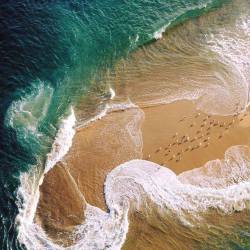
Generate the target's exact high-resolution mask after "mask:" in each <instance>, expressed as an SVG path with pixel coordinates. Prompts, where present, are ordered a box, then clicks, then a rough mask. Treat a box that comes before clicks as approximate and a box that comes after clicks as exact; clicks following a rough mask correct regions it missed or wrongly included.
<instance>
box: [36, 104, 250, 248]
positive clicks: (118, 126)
mask: <svg viewBox="0 0 250 250" xmlns="http://www.w3.org/2000/svg"><path fill="white" fill-rule="evenodd" d="M236 108H237V107H236ZM249 126H250V120H249V113H248V112H247V111H245V112H243V113H241V114H239V115H234V116H210V115H207V114H204V113H202V112H200V111H197V110H196V108H195V104H194V103H192V102H191V101H177V102H174V103H171V104H165V105H159V106H154V107H144V108H142V109H140V108H132V109H128V110H125V111H116V112H112V113H109V114H108V115H106V116H105V117H103V118H102V119H100V120H97V121H96V122H93V123H91V124H89V125H88V126H87V127H85V128H81V129H78V130H77V132H76V135H75V137H74V140H73V145H72V147H71V149H70V151H69V152H68V154H67V155H66V156H65V157H64V159H63V161H62V163H61V166H57V167H54V168H53V169H52V170H51V171H50V172H49V173H48V174H47V176H46V177H45V181H44V183H43V184H42V186H41V187H40V191H41V198H40V201H39V205H38V209H37V213H36V222H37V223H38V224H40V225H42V227H43V228H44V229H45V231H46V233H47V234H48V236H49V237H51V238H52V239H53V240H55V241H56V242H58V238H61V241H63V242H64V244H65V245H69V244H70V243H71V242H72V240H71V241H70V240H68V238H70V237H69V236H68V234H67V233H64V232H66V231H67V230H68V231H70V230H72V229H73V228H74V226H75V225H77V224H81V223H82V222H83V221H84V212H83V210H84V204H85V200H86V202H87V203H89V204H91V205H94V206H97V207H100V208H102V209H104V210H106V206H105V201H104V192H103V184H104V181H105V177H106V175H107V174H108V173H109V172H110V171H111V170H112V169H113V168H115V167H116V166H117V165H119V164H121V163H123V162H126V161H128V160H131V159H147V160H150V161H153V162H156V163H159V164H161V165H165V166H166V167H168V168H170V169H172V170H173V171H174V172H175V173H176V174H179V173H182V172H184V171H187V170H191V169H193V168H196V167H199V166H202V165H203V164H204V163H206V162H207V161H209V160H213V159H217V158H223V156H224V153H225V151H226V149H227V148H229V147H230V146H232V145H238V144H248V142H249V139H250V135H249V132H248V131H249ZM63 169H65V170H63ZM63 171H65V173H67V174H63V176H64V178H66V179H67V180H68V181H63V179H61V175H62V173H63ZM66 176H67V177H66ZM69 176H70V178H69ZM60 180H61V181H60ZM62 182H63V185H62ZM73 184H74V185H73ZM73 186H74V191H73V188H72V187H73ZM62 187H63V188H62ZM73 193H74V195H73ZM65 197H66V199H65ZM83 197H84V198H83ZM61 198H62V199H61ZM84 199H85V200H84ZM75 203H76V204H79V205H78V206H74V205H73V204H75ZM69 204H72V205H69ZM65 211H67V212H65ZM69 215H70V216H69ZM130 217H131V218H133V217H134V216H133V215H131V216H130ZM69 218H70V219H69ZM73 218H75V219H73ZM136 221H137V219H135V220H134V221H130V229H131V230H132V231H131V230H130V231H129V233H128V238H127V240H128V241H129V239H130V238H131V239H132V238H133V237H134V236H133V232H134V230H135V228H134V226H135V223H134V222H136ZM141 227H142V228H141V230H142V231H143V224H141ZM145 228H147V227H146V226H145ZM150 228H151V227H150ZM58 235H60V237H58ZM63 235H64V237H63ZM59 242H60V241H59ZM65 242H66V243H65ZM145 244H146V242H145ZM125 245H126V244H125ZM125 249H129V248H125ZM137 249H142V248H140V247H138V248H137Z"/></svg>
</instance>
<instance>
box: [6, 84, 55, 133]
mask: <svg viewBox="0 0 250 250" xmlns="http://www.w3.org/2000/svg"><path fill="white" fill-rule="evenodd" d="M52 94H53V89H52V88H51V87H50V86H46V85H45V84H44V83H43V82H42V81H40V80H39V81H36V82H34V84H33V92H32V93H31V94H26V95H24V96H23V97H22V98H21V99H19V100H17V101H14V102H13V103H12V104H11V105H10V107H9V108H8V111H7V115H6V117H5V124H6V125H7V126H11V127H12V128H14V129H15V130H17V131H19V133H20V132H24V133H32V134H36V133H37V127H38V124H39V122H40V121H42V119H44V117H45V115H46V113H47V110H48V107H49V105H50V101H51V97H52Z"/></svg>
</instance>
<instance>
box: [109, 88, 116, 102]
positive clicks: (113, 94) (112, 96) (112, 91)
mask: <svg viewBox="0 0 250 250" xmlns="http://www.w3.org/2000/svg"><path fill="white" fill-rule="evenodd" d="M109 92H110V99H111V100H113V99H114V98H115V91H114V90H113V89H112V88H111V87H110V88H109Z"/></svg>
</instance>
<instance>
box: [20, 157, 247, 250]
mask: <svg viewBox="0 0 250 250" xmlns="http://www.w3.org/2000/svg"><path fill="white" fill-rule="evenodd" d="M238 164H241V162H238ZM104 190H105V200H106V204H107V206H108V209H109V213H106V212H104V211H102V210H100V209H98V208H96V207H93V206H90V205H88V206H87V209H86V210H85V211H83V212H85V217H86V220H85V222H84V223H83V224H82V225H80V226H78V227H77V228H76V230H75V234H74V235H75V237H76V243H75V244H74V245H72V246H71V247H67V248H63V247H61V246H58V245H55V244H53V243H52V242H51V241H50V240H49V239H48V238H47V237H46V235H45V234H44V232H43V231H42V229H41V228H39V227H38V226H37V225H35V224H32V223H29V224H28V225H27V222H25V227H24V226H23V227H21V228H20V230H21V231H20V235H21V236H22V237H19V239H20V240H21V241H22V242H23V243H25V245H26V247H27V249H35V248H38V247H39V249H48V248H52V249H70V250H76V249H90V250H92V249H93V250H94V249H95V250H96V249H97V250H98V249H115V250H116V249H121V247H122V245H123V243H124V241H125V239H126V234H127V232H128V226H129V224H128V211H129V208H130V207H131V206H133V207H137V208H139V207H147V204H148V203H147V201H146V200H145V198H147V199H150V200H151V201H152V202H153V203H154V204H156V205H158V209H159V211H160V212H162V213H164V216H163V217H162V218H161V219H162V220H164V218H166V217H165V216H166V215H171V217H172V216H174V218H177V219H179V220H180V221H181V222H182V223H184V224H185V225H186V226H197V225H199V223H202V221H201V220H200V219H201V217H200V216H199V213H200V212H206V211H207V210H209V209H211V208H214V209H216V210H218V211H220V213H223V214H224V215H226V214H230V213H232V212H234V211H242V210H244V209H249V208H250V207H249V206H250V182H249V181H245V182H239V183H237V184H233V185H229V186H226V187H225V188H219V189H218V188H217V189H216V188H213V187H212V186H210V187H205V188H204V187H198V186H194V185H191V184H185V183H182V182H181V181H180V180H179V178H178V176H176V174H175V173H174V172H172V171H171V170H170V169H168V168H165V167H162V166H160V165H158V164H156V163H153V162H149V161H145V160H132V161H129V162H126V163H124V164H121V165H120V166H118V167H116V168H115V169H113V170H112V171H111V172H110V173H109V174H108V176H107V178H106V181H105V187H104ZM190 219H191V220H190ZM21 224H22V223H21Z"/></svg>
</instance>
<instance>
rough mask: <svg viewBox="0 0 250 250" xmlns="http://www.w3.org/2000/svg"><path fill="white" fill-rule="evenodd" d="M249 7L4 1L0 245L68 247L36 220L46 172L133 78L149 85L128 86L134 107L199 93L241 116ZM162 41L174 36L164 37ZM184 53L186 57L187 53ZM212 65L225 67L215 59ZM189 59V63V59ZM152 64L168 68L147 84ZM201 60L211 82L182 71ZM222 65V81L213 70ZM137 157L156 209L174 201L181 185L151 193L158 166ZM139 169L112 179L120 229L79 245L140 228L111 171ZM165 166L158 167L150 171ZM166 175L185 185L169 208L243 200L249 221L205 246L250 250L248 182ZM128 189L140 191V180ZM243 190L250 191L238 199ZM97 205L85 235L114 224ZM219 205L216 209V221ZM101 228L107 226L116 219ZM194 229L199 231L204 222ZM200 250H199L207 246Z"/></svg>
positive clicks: (198, 2)
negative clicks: (196, 181)
mask: <svg viewBox="0 0 250 250" xmlns="http://www.w3.org/2000/svg"><path fill="white" fill-rule="evenodd" d="M249 10H250V5H249V2H248V1H247V0H242V1H237V0H235V1H229V0H226V1H223V0H157V1H152V0H151V1H149V0H103V1H95V0H82V1H80V0H69V1H64V0H62V1H40V2H38V1H24V0H22V1H21V0H13V1H12V0H10V1H1V3H0V27H1V28H0V33H1V39H0V53H1V55H0V69H1V73H0V82H1V85H0V86H1V87H0V107H1V109H0V117H1V123H0V133H1V136H0V138H1V140H0V144H1V145H0V181H1V182H0V246H1V247H0V248H1V249H11V250H14V249H63V247H61V246H58V245H56V244H55V243H53V242H51V241H50V239H49V238H47V236H46V235H45V233H44V232H43V230H42V229H41V228H40V227H38V226H37V225H35V224H34V223H33V220H34V215H35V211H36V206H37V203H38V200H39V185H40V184H41V183H42V181H43V178H44V174H45V173H47V172H48V171H49V170H50V169H52V168H53V166H54V165H55V164H56V163H57V162H58V161H59V160H60V159H61V158H62V157H63V156H64V155H65V154H66V153H67V151H68V150H69V148H70V146H71V144H72V139H73V136H74V134H75V128H76V127H81V126H83V125H84V124H86V123H88V122H90V121H92V120H95V119H96V118H97V117H102V116H105V114H106V109H107V103H108V102H109V100H111V99H113V98H114V96H115V95H116V92H117V93H118V92H119V90H120V92H124V89H126V87H127V86H131V85H133V84H134V85H135V87H138V89H140V84H142V85H143V86H144V89H145V92H138V91H137V92H135V91H134V90H132V91H131V88H130V87H127V89H126V91H125V92H126V98H127V97H128V98H129V100H130V101H131V103H129V104H126V105H128V106H129V107H130V106H131V105H133V104H134V103H135V104H140V105H142V104H143V105H145V103H147V104H156V103H163V102H164V103H167V102H171V101H173V100H177V99H195V100H197V105H198V107H199V108H200V109H201V110H203V111H205V112H208V113H212V114H223V115H225V114H233V107H234V105H233V104H234V103H233V101H232V100H240V102H241V105H242V107H244V108H245V107H247V106H248V105H249V91H248V88H249V86H248V85H249V79H250V78H249V69H250V58H249V51H250V47H249V46H250V42H249V40H250V39H249V36H250V35H249V30H250V19H249V14H250V11H249ZM218 13H219V14H218ZM235 27H237V28H235ZM163 37H167V38H168V40H167V41H163V42H161V39H162V38H163ZM158 42H159V43H158ZM155 43H157V45H155ZM203 44H205V45H206V46H204V47H203ZM177 52H180V53H179V55H181V56H179V57H177V56H176V53H177ZM198 57H199V59H197V58H198ZM207 58H209V59H207ZM140 59H141V60H140ZM206 59H207V61H206V62H205V60H206ZM211 60H214V61H216V63H214V64H212V63H211ZM164 62H165V64H164V65H165V68H164V69H163V68H161V65H163V63H164ZM194 62H195V63H194ZM184 63H185V65H190V68H188V67H186V66H183V65H184ZM222 64H223V66H221V65H222ZM176 65H177V66H176ZM211 65H213V66H211ZM153 67H155V68H158V69H157V70H158V71H156V72H157V76H159V77H155V79H156V80H155V82H154V81H153V82H152V81H151V82H147V78H150V79H152V78H154V75H153V74H151V73H150V72H151V71H150V70H151V69H152V68H153ZM192 67H194V68H196V69H200V72H203V73H202V77H201V78H198V76H197V75H198V73H196V71H193V73H192V74H186V75H188V78H187V77H186V78H185V77H181V76H183V75H184V76H185V74H184V73H183V72H191V71H192ZM217 67H218V68H217ZM217 69H218V70H217ZM188 70H190V71H188ZM212 71H213V73H214V72H215V73H214V75H213V77H214V78H213V77H211V75H212V74H211V75H210V73H211V72H212ZM128 72H129V74H128ZM204 72H207V75H206V74H204ZM141 75H145V76H146V77H145V79H144V80H142V81H141V83H140V82H138V83H137V84H138V85H136V81H135V80H134V79H136V77H138V76H141ZM176 75H179V76H180V78H179V79H178V80H179V81H178V84H175V82H174V80H173V79H175V77H176ZM160 76H161V77H162V78H161V77H160ZM163 78H164V84H162V82H163V81H162V79H163ZM214 82H215V84H214ZM205 83H206V84H207V85H206V84H205ZM213 84H214V85H213ZM163 85H164V86H163ZM151 89H155V90H159V91H158V92H157V91H151ZM215 89H216V90H215ZM154 93H156V94H154ZM222 95H223V96H224V97H223V99H222V98H221V96H222ZM207 97H209V98H207ZM235 102H236V101H235ZM215 103H216V105H215ZM126 105H125V106H122V109H123V108H126ZM115 108H117V109H120V108H121V107H120V106H119V105H118V106H117V107H115ZM136 164H138V165H139V169H138V171H136V170H134V171H135V172H134V173H133V174H132V175H133V176H134V178H138V183H140V185H141V186H143V189H144V192H146V193H148V194H150V197H151V198H152V199H151V200H150V202H149V204H150V203H151V202H152V207H153V206H154V204H163V203H164V202H165V201H164V202H163V200H164V198H163V197H168V198H169V196H171V195H170V194H169V193H168V191H166V187H167V186H168V185H170V184H169V183H165V182H164V181H161V180H160V177H159V176H158V175H157V176H156V177H157V178H159V186H153V188H152V189H151V188H149V185H147V184H145V183H150V171H149V172H148V173H147V170H146V168H145V165H144V164H143V163H142V162H139V163H136ZM132 165H133V164H132V163H129V164H128V165H125V166H123V165H121V166H119V167H118V168H117V169H115V170H114V171H112V173H111V174H110V175H109V176H108V177H107V182H106V184H105V190H106V191H105V192H106V193H108V194H109V195H107V204H108V205H109V208H110V211H111V213H113V214H112V216H111V217H110V218H109V219H108V220H110V221H109V222H108V223H109V224H110V225H111V224H112V223H113V222H111V221H112V219H114V218H115V219H116V221H115V225H113V224H112V226H110V227H111V228H112V230H113V231H112V233H113V234H111V235H109V233H108V232H106V233H105V232H103V231H102V232H98V233H96V234H94V233H92V232H89V233H87V234H86V235H85V236H84V237H83V238H82V239H80V240H79V243H77V244H76V245H75V246H73V247H72V248H68V249H120V248H121V247H122V245H123V243H124V241H125V239H126V229H127V228H128V223H129V222H128V218H127V214H128V208H127V207H126V206H125V205H124V203H126V202H127V201H120V200H119V198H117V197H116V195H117V194H116V192H115V191H114V189H115V188H114V186H116V188H118V189H119V188H120V189H121V190H122V191H123V192H125V193H126V192H127V191H126V190H123V186H122V181H121V182H118V183H113V179H112V178H116V175H120V174H122V173H123V171H125V172H126V171H129V170H127V168H128V169H130V168H132ZM155 168H157V167H156V166H155V165H154V164H153V163H152V166H151V171H153V170H154V169H155ZM139 170H140V171H141V172H143V173H144V176H145V180H141V177H140V171H139ZM151 174H152V173H151ZM162 175H163V176H165V177H166V178H167V179H168V178H170V179H171V185H172V186H174V187H176V189H175V190H174V191H173V192H174V195H176V196H178V197H179V200H176V201H174V200H171V199H170V198H169V200H168V203H167V204H165V206H166V207H171V208H172V211H174V212H173V213H174V214H175V215H176V214H178V212H176V211H175V210H174V207H175V206H176V207H178V210H180V211H181V210H182V205H181V203H183V202H184V201H185V200H186V199H190V197H191V198H192V199H193V200H195V204H191V205H190V207H189V212H190V213H192V212H193V211H198V212H199V213H202V209H203V210H206V209H209V207H210V206H211V204H210V202H211V203H213V202H214V206H218V207H220V209H221V210H223V209H224V208H223V197H226V198H225V199H226V200H227V202H228V204H229V205H228V206H227V209H228V211H232V210H234V209H235V210H237V209H236V208H235V206H236V205H235V204H233V205H232V203H233V202H234V201H235V202H236V203H237V206H238V207H237V208H238V210H242V209H246V210H247V212H246V215H245V217H244V219H243V220H242V223H245V224H244V225H239V226H238V228H236V229H235V231H234V232H230V233H227V234H225V235H226V236H225V237H224V238H223V240H221V241H218V242H219V243H218V245H217V244H216V240H217V238H218V237H220V236H218V234H219V232H220V229H218V228H213V230H214V231H213V230H212V231H213V233H212V234H211V235H210V236H209V237H208V240H212V241H213V242H214V244H211V245H209V244H208V247H207V248H206V247H204V245H203V249H216V248H217V249H222V247H223V244H224V246H225V249H248V248H250V236H249V232H250V231H249V222H248V221H247V219H246V218H248V216H249V215H248V213H249V210H248V209H247V207H248V205H249V200H248V199H249V198H248V197H249V195H248V190H249V189H250V186H249V183H248V182H244V183H243V182H242V183H240V184H239V185H235V186H232V187H230V188H229V189H226V191H223V190H222V191H221V190H213V189H212V188H208V189H207V190H206V191H205V192H202V190H201V189H200V188H197V189H195V191H194V193H192V190H191V188H189V189H185V187H184V185H183V184H180V183H179V181H178V180H177V179H176V176H174V175H173V174H172V173H171V172H168V170H166V172H164V171H162ZM147 179H148V182H147ZM119 185H121V186H119ZM128 187H129V189H132V190H133V185H132V184H131V187H130V184H128ZM159 190H161V191H159ZM137 191H138V190H137ZM138 192H139V191H138ZM135 193H136V191H135ZM244 194H245V196H244ZM172 195H173V194H172ZM127 196H128V197H129V196H130V194H127ZM138 196H140V194H138ZM211 197H217V199H215V200H213V199H212V198H211ZM228 197H229V198H228ZM238 197H241V199H239V201H238V200H237V198H238ZM206 198H207V199H208V200H209V202H207V203H206V204H203V206H201V207H200V206H199V205H198V203H203V202H204V200H205V199H206ZM117 199H118V200H119V202H118V203H119V204H122V205H120V206H121V207H123V209H122V216H121V217H119V218H116V216H115V213H118V214H119V213H120V212H119V209H121V208H114V210H113V211H112V209H111V207H115V206H116V204H115V203H116V200H117ZM114 204H115V205H114ZM216 204H217V205H216ZM124 206H125V207H126V208H124ZM91 209H92V208H91V207H88V208H87V214H88V216H89V218H91V219H89V222H88V223H89V225H88V226H83V227H84V228H83V229H81V228H80V229H79V232H82V231H84V230H90V231H91V228H93V227H94V226H93V225H92V224H94V222H93V221H98V220H100V221H102V222H100V224H101V223H104V222H103V221H106V220H107V218H106V217H107V215H106V214H104V213H102V212H100V211H99V210H95V212H93V211H92V210H91ZM116 209H117V211H118V212H117V211H116ZM213 212H214V211H211V213H208V215H207V216H208V217H209V216H211V217H212V216H213ZM162 213H163V215H162V214H161V216H162V217H164V216H166V215H165V214H164V211H163V212H162ZM176 216H177V215H176ZM186 217H188V215H186V214H185V215H183V220H182V222H183V224H185V225H189V223H190V221H189V220H188V219H187V218H186ZM209 219H210V218H209ZM209 219H208V220H209ZM91 223H92V224H91ZM96 223H97V222H96ZM152 223H155V221H154V222H152ZM224 223H225V225H226V222H224ZM239 223H240V222H239ZM173 224H174V223H173ZM91 225H92V227H91ZM102 227H103V228H104V229H105V225H102ZM200 227H201V228H202V230H203V227H202V226H200ZM226 227H227V226H225V228H226ZM225 228H224V229H225ZM104 229H103V230H104ZM81 230H82V231H81ZM202 230H201V231H202ZM104 231H105V230H104ZM117 232H118V233H117ZM191 232H192V231H191ZM116 233H117V234H119V237H117V236H116ZM193 233H194V234H195V235H198V234H199V232H197V231H196V229H194V230H193ZM232 234H233V235H234V236H233V237H232ZM228 236H230V237H232V239H233V240H230V238H228ZM87 237H89V238H87ZM95 237H96V238H98V242H97V243H95ZM105 237H106V238H105ZM201 238H202V237H201ZM197 246H198V248H200V245H199V244H197Z"/></svg>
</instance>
